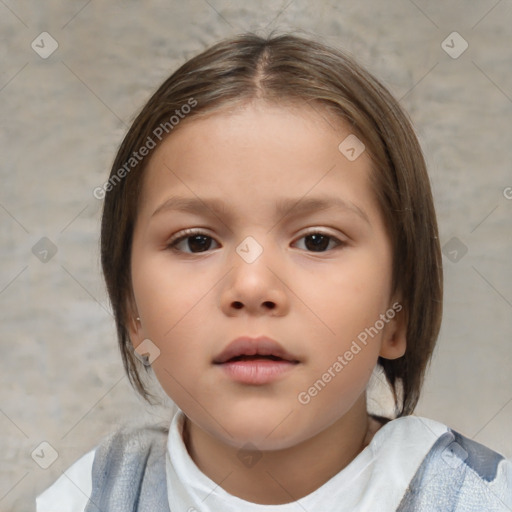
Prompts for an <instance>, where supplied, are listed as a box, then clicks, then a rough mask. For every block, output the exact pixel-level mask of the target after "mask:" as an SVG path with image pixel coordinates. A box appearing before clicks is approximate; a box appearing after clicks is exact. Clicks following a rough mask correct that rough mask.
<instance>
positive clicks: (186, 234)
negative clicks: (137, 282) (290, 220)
mask: <svg viewBox="0 0 512 512" xmlns="http://www.w3.org/2000/svg"><path fill="white" fill-rule="evenodd" d="M200 235H202V236H205V237H206V238H211V239H212V240H215V239H214V238H213V237H211V236H210V235H208V234H206V233H205V232H204V231H201V230H199V229H186V230H184V231H182V232H181V233H179V234H178V235H177V236H175V237H174V238H172V239H171V240H170V241H169V243H168V244H167V247H166V248H167V249H171V250H173V251H175V252H180V253H185V254H203V253H207V252H209V250H206V251H200V252H186V251H180V250H179V249H177V248H176V246H177V245H178V244H179V243H180V242H182V241H184V240H186V239H187V238H191V237H193V236H200ZM311 235H322V236H324V237H327V238H329V239H331V240H334V241H335V242H336V246H335V248H336V247H340V246H341V247H342V246H344V245H346V242H343V241H342V240H340V239H339V238H336V237H335V236H333V235H331V234H329V233H326V232H325V231H322V230H319V229H315V230H311V231H308V232H307V233H304V234H303V235H302V236H301V237H300V238H298V240H301V239H302V238H305V237H307V236H311ZM331 250H332V249H331ZM307 252H311V253H323V252H327V250H326V251H307Z"/></svg>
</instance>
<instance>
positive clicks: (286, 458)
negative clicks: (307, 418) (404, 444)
mask: <svg viewBox="0 0 512 512" xmlns="http://www.w3.org/2000/svg"><path fill="white" fill-rule="evenodd" d="M361 402H362V403H361V404H360V405H358V404H356V406H354V407H353V408H352V409H351V411H350V412H349V413H348V414H346V415H345V416H343V417H342V418H340V419H339V420H337V421H336V422H335V423H333V424H332V425H330V426H329V427H327V428H326V429H325V430H323V431H322V432H320V433H318V434H317V435H315V436H314V437H312V438H309V439H307V440H305V441H303V442H302V443H300V444H298V445H295V446H292V447H290V448H286V449H282V450H269V451H264V452H259V451H255V452H254V453H252V452H244V456H243V457H240V450H239V449H238V448H236V447H233V446H229V445H226V444H225V443H223V442H221V441H219V440H218V439H216V438H214V437H212V436H211V435H210V434H209V433H207V432H205V431H203V430H202V429H200V428H199V427H198V426H196V425H195V424H194V423H192V422H190V421H189V420H188V419H186V420H185V429H184V442H185V445H186V446H187V450H188V452H189V454H190V456H191V458H192V460H193V461H194V462H195V464H196V465H197V466H198V468H199V469H200V470H201V471H202V472H203V473H204V474H205V475H206V476H207V477H208V478H210V479H211V480H213V481H214V482H215V483H217V484H218V485H220V486H221V487H222V488H223V489H224V490H225V491H226V492H228V493H229V494H232V495H234V496H237V497H238V498H241V499H243V500H246V501H250V502H253V503H258V504H263V505H280V504H283V503H289V502H293V501H296V500H298V499H300V498H303V497H304V496H307V495H308V494H310V493H312V492H313V491H315V490H316V489H318V488H319V487H321V486H322V485H323V484H324V483H325V482H327V481H328V480H329V479H331V478H332V477H333V476H334V475H336V474H337V473H338V472H339V471H341V470H342V469H343V468H344V467H346V466H347V465H348V464H349V463H350V462H351V461H352V460H353V459H354V458H355V457H356V456H357V455H358V454H359V453H360V452H361V451H362V450H363V448H364V447H365V446H367V445H368V443H369V442H370V440H371V438H372V437H373V435H374V434H375V432H376V431H377V430H378V428H379V427H380V424H379V423H378V422H377V421H375V420H373V419H371V418H369V416H368V414H367V412H366V402H365V400H362V401H361ZM361 405H362V406H364V407H361ZM251 457H252V458H251ZM241 459H242V460H241ZM254 461H257V462H255V463H254Z"/></svg>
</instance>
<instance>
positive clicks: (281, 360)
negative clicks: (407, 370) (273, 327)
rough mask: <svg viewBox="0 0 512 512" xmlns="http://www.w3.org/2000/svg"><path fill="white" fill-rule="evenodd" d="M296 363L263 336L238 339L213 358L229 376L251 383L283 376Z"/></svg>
mask: <svg viewBox="0 0 512 512" xmlns="http://www.w3.org/2000/svg"><path fill="white" fill-rule="evenodd" d="M299 363H300V361H299V359H298V358H296V357H295V356H294V355H292V354H290V353H289V352H287V351H286V350H285V349H284V348H283V347H282V346H281V345H280V344H279V343H277V342H276V341H274V340H272V339H270V338H265V337H259V338H248V337H244V338H237V339H236V340H233V341H232V342H231V343H230V344H229V345H228V346H227V347H226V348H225V349H224V350H223V351H222V352H221V353H220V354H219V355H218V356H217V357H216V358H215V359H214V360H213V364H214V365H217V366H219V367H220V368H221V369H222V370H223V373H224V374H225V375H226V376H227V377H228V378H229V379H231V380H233V381H235V382H238V383H240V384H245V385H252V386H256V385H259V386H261V385H264V384H270V383H271V382H273V381H276V380H278V379H281V378H284V376H286V375H287V374H289V372H290V371H291V370H292V369H293V368H296V367H297V365H298V364H299Z"/></svg>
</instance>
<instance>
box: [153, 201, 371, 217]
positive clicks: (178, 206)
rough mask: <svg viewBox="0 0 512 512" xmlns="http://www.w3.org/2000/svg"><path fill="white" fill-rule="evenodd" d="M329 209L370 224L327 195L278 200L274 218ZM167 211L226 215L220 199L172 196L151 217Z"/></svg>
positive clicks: (352, 207) (346, 204) (349, 204)
mask: <svg viewBox="0 0 512 512" xmlns="http://www.w3.org/2000/svg"><path fill="white" fill-rule="evenodd" d="M330 208H337V209H339V210H345V211H347V212H349V213H352V214H355V215H357V216H358V217H360V218H361V219H362V220H364V221H365V222H366V223H367V224H370V219H369V218H368V215H367V214H366V213H365V212H364V210H362V209H361V208H360V207H359V206H357V205H356V204H354V203H353V202H351V201H347V200H345V199H342V198H341V197H337V196H328V195H324V196H318V197H303V198H299V199H296V198H290V197H283V198H280V199H278V200H277V201H276V207H275V215H276V218H278V219H280V220H282V219H284V218H286V217H289V216H293V215H304V214H307V213H309V212H314V211H317V210H327V209H330ZM168 211H182V212H189V213H197V214H202V215H211V214H212V212H213V213H214V214H215V215H217V216H220V217H221V216H225V215H226V214H227V210H226V204H225V202H224V201H223V200H221V199H217V198H204V199H200V198H199V197H183V196H174V197H171V198H169V199H167V200H166V201H164V202H163V203H162V204H160V205H159V206H158V207H157V208H156V210H155V211H154V212H153V214H152V215H151V216H152V217H154V216H155V215H158V214H160V213H162V212H168Z"/></svg>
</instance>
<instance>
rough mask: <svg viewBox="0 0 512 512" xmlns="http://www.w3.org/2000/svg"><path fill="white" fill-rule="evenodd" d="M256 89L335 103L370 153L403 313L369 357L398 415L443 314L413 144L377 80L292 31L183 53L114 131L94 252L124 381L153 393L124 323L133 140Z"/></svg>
mask: <svg viewBox="0 0 512 512" xmlns="http://www.w3.org/2000/svg"><path fill="white" fill-rule="evenodd" d="M254 98H264V99H266V100H268V101H272V102H275V103H277V104H283V103H284V102H285V101H286V102H288V101H306V102H308V103H309V104H310V105H312V106H315V107H316V108H317V110H318V111H320V112H322V109H323V110H324V111H326V112H327V111H330V112H334V113H335V114H337V116H338V118H340V119H342V120H343V121H344V122H346V123H348V124H349V126H350V127H351V131H352V132H353V133H355V134H357V136H358V137H359V138H360V139H361V140H362V141H363V142H364V144H365V146H366V150H367V151H368V154H369V155H370V157H371V159H372V163H373V165H372V185H373V188H374V190H375V194H376V197H377V200H378V202H379V206H380V208H381V210H382V214H383V216H384V220H385V223H386V226H387V228H388V231H389V235H390V238H391V242H392V247H393V269H392V283H393V289H394V291H397V290H398V291H400V292H401V297H402V300H401V304H402V306H403V308H404V311H405V314H406V319H407V320H406V321H407V349H406V352H405V354H404V356H402V357H400V358H398V359H394V360H386V359H382V358H379V361H378V363H379V365H380V366H381V367H382V369H383V370H384V373H385V375H386V378H387V381H388V382H389V384H390V386H391V389H392V390H393V393H394V398H395V404H396V410H395V413H396V415H397V416H403V415H406V414H411V413H412V412H413V410H414V408H415V406H416V404H417V402H418V399H419V394H420V390H421V386H422V383H423V378H424V374H425V370H426V367H427V365H428V363H429V361H430V358H431V356H432V352H433V349H434V346H435V342H436V339H437V336H438V333H439V328H440V323H441V315H442V266H441V264H442V262H441V251H440V246H439V240H438V231H437V221H436V216H435V211H434V205H433V199H432V194H431V189H430V183H429V178H428V175H427V170H426V166H425V161H424V159H423V155H422V152H421V148H420V146H419V143H418V141H417V138H416V136H415V134H414V130H413V128H412V126H411V123H410V121H409V120H408V117H407V115H406V114H405V112H404V111H403V110H402V108H401V107H400V105H399V104H398V102H397V101H396V100H395V99H394V98H393V97H392V96H391V94H390V93H389V92H388V91H387V90H386V89H385V87H384V86H382V85H381V84H380V83H379V81H378V80H376V79H375V78H374V77H373V76H372V75H370V74H369V73H368V72H367V71H365V70H364V69H362V68H361V67H360V66H359V65H358V64H357V63H356V62H354V60H353V59H352V58H350V57H349V56H347V55H345V54H344V53H342V52H341V51H339V50H336V49H333V48H329V47H327V46H325V45H323V44H321V43H319V42H317V41H312V40H309V39H306V38H303V37H297V36H293V35H279V36H272V37H269V38H262V37H259V36H256V35H254V34H244V35H241V36H237V37H235V38H232V39H228V40H225V41H222V42H220V43H218V44H216V45H214V46H212V47H211V48H209V49H207V50H206V51H204V52H203V53H201V54H200V55H198V56H196V57H194V58H192V59H190V60H189V61H187V62H186V63H185V64H183V65H182V66H181V67H180V68H179V69H178V70H177V71H175V72H174V73H173V74H172V75H171V76H170V77H169V78H168V79H167V80H166V81H165V82H164V83H163V84H162V85H161V86H160V87H159V88H158V90H157V91H156V92H155V93H154V94H153V96H152V97H151V98H150V100H149V101H148V102H147V104H146V105H145V106H144V107H143V109H142V111H141V112H140V113H139V115H138V116H137V117H136V119H135V121H134V122H133V124H132V126H131V127H130V129H129V130H128V133H127V134H126V136H125V138H124V140H123V142H122V143H121V146H120V148H119V151H118V153H117V156H116V158H115V161H114V164H113V166H112V171H111V173H110V178H109V181H108V184H106V185H107V186H106V187H105V192H106V194H105V202H104V208H103V218H102V226H101V262H102V267H103V273H104V276H105V281H106V285H107V290H108V293H109V296H110V300H111V303H112V308H113V311H114V316H115V321H116V327H117V333H118V341H119V346H120V349H121V354H122V358H123V364H124V367H125V370H126V372H127V374H128V376H129V379H130V382H131V383H132V385H133V386H134V387H135V389H136V390H137V391H139V392H140V393H141V394H142V396H143V397H144V398H146V399H148V398H149V397H150V394H149V393H148V391H147V389H146V388H145V386H144V383H143V381H142V379H141V375H140V374H139V370H140V369H141V368H142V367H143V366H142V364H141V363H140V362H138V360H137V359H136V358H135V356H134V351H133V347H132V345H131V342H130V338H129V335H128V329H127V326H128V323H129V322H130V321H132V320H131V315H132V313H131V311H130V307H129V299H130V297H132V286H131V276H130V253H131V244H132V235H133V229H134V224H135V219H136V215H137V205H138V197H139V194H140V190H141V187H142V177H143V171H144V168H145V165H146V164H147V160H148V159H149V157H150V155H148V156H147V157H146V158H144V159H140V157H137V160H134V155H135V152H137V151H138V150H139V148H142V147H143V146H145V145H148V141H149V140H150V139H151V140H152V141H153V142H154V139H155V134H156V133H160V132H161V131H162V127H165V132H166V134H167V133H171V134H172V131H171V130H172V129H173V128H175V126H174V125H173V123H172V122H170V119H171V117H172V116H173V115H174V116H175V118H176V115H177V114H179V113H181V115H180V118H183V117H184V116H183V114H185V113H186V122H188V120H189V119H190V118H193V117H194V116H197V115H200V114H208V113H211V112H213V111H214V110H216V109H220V108H223V107H226V106H228V105H230V104H231V105H232V104H234V103H235V104H236V103H238V102H245V101H249V100H252V99H254ZM184 105H194V108H187V109H185V108H184V107H183V106H184ZM187 112H188V113H187ZM176 119H177V118H176ZM158 127H160V129H159V130H160V131H158ZM162 140H163V137H162ZM158 142H159V141H158ZM141 153H142V152H141ZM139 161H140V163H139ZM128 162H130V165H129V166H127V163H128ZM132 168H133V169H132ZM122 169H124V171H125V172H121V170H122Z"/></svg>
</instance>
